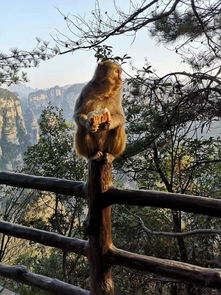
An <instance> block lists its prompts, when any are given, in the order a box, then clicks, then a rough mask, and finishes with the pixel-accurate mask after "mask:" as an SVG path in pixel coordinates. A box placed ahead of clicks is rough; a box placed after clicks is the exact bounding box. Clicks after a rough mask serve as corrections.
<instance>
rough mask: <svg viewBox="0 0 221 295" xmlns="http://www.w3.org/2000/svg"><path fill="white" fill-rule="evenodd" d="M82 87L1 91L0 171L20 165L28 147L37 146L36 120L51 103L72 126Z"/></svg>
mask: <svg viewBox="0 0 221 295" xmlns="http://www.w3.org/2000/svg"><path fill="white" fill-rule="evenodd" d="M83 86H84V84H73V85H68V86H64V87H59V86H55V87H52V88H49V89H43V90H39V89H38V90H36V89H32V88H30V87H26V86H25V85H15V86H11V87H10V90H13V92H14V93H13V92H11V91H9V90H6V89H1V88H0V169H1V170H13V169H15V168H16V167H19V166H21V164H22V155H23V153H24V151H25V150H26V148H27V146H30V145H34V144H36V143H37V141H38V138H39V125H38V120H39V117H40V115H41V112H42V110H43V109H44V108H45V107H46V106H47V105H48V104H49V103H51V104H52V105H54V106H57V107H58V108H61V109H63V112H64V118H65V119H66V120H67V121H69V122H72V121H73V112H74V105H75V101H76V99H77V97H78V96H79V94H80V92H81V89H82V88H83Z"/></svg>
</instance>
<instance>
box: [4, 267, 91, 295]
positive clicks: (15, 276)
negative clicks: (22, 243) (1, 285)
mask: <svg viewBox="0 0 221 295" xmlns="http://www.w3.org/2000/svg"><path fill="white" fill-rule="evenodd" d="M0 276H3V277H6V278H8V279H12V280H15V281H18V282H20V283H24V284H26V285H29V286H32V287H36V288H39V289H41V290H44V291H49V292H51V293H53V294H57V295H61V294H65V295H89V294H90V293H89V291H87V290H84V289H81V288H79V287H76V286H73V285H70V284H67V283H65V282H62V281H60V280H57V279H52V278H49V277H46V276H42V275H38V274H35V273H32V272H30V271H28V270H27V268H26V267H25V266H23V265H16V266H8V265H4V264H0Z"/></svg>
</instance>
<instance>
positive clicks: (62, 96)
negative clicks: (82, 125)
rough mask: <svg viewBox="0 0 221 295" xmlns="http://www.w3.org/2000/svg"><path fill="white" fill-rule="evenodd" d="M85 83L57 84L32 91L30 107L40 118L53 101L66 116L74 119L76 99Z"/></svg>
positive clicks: (29, 98)
mask: <svg viewBox="0 0 221 295" xmlns="http://www.w3.org/2000/svg"><path fill="white" fill-rule="evenodd" d="M83 85H84V84H74V85H71V86H65V87H59V86H55V87H53V88H50V89H46V90H38V91H35V92H32V93H30V94H29V96H28V109H30V110H32V112H33V114H34V115H35V117H36V118H37V119H38V118H39V116H40V114H41V112H42V110H43V109H44V108H45V107H46V106H47V105H48V104H49V103H51V104H52V105H54V106H57V107H58V108H59V109H63V111H64V118H65V119H66V120H67V121H69V122H70V121H73V118H72V117H73V111H74V105H75V101H76V99H77V97H78V95H79V93H80V91H81V89H82V88H83Z"/></svg>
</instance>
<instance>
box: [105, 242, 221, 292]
mask: <svg viewBox="0 0 221 295" xmlns="http://www.w3.org/2000/svg"><path fill="white" fill-rule="evenodd" d="M110 257H111V262H112V263H113V264H115V265H120V266H125V267H128V268H131V269H135V270H140V271H143V272H149V273H154V274H157V275H162V276H164V277H167V278H172V279H176V280H180V281H186V282H188V283H193V284H196V285H199V286H203V287H208V288H215V289H221V269H208V268H204V267H200V266H196V265H191V264H188V263H183V262H179V261H174V260H167V259H161V258H156V257H150V256H144V255H138V254H134V253H130V252H127V251H124V250H120V249H116V248H114V249H112V250H110Z"/></svg>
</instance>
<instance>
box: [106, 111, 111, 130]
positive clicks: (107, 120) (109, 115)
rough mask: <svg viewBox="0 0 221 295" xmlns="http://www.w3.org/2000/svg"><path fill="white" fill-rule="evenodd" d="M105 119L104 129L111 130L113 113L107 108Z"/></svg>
mask: <svg viewBox="0 0 221 295" xmlns="http://www.w3.org/2000/svg"><path fill="white" fill-rule="evenodd" d="M105 119H106V120H105V122H104V129H109V128H110V125H111V113H110V111H109V110H108V109H107V108H105Z"/></svg>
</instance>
